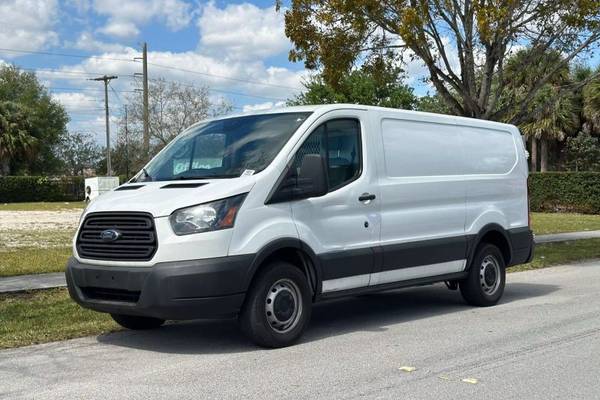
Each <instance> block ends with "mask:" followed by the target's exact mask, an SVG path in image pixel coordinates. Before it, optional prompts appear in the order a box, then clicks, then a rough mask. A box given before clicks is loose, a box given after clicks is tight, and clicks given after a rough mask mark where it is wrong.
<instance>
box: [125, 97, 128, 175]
mask: <svg viewBox="0 0 600 400" xmlns="http://www.w3.org/2000/svg"><path fill="white" fill-rule="evenodd" d="M128 134H129V132H128V130H127V104H125V175H127V180H129V137H128Z"/></svg>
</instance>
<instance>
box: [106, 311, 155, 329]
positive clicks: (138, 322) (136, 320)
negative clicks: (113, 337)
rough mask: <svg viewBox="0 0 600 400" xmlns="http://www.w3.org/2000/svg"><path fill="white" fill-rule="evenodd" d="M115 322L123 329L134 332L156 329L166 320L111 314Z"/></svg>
mask: <svg viewBox="0 0 600 400" xmlns="http://www.w3.org/2000/svg"><path fill="white" fill-rule="evenodd" d="M110 316H111V317H112V318H113V319H114V320H115V322H116V323H117V324H119V325H121V326H122V327H123V328H127V329H132V330H136V331H137V330H144V329H155V328H158V327H160V326H161V325H162V324H164V323H165V320H164V319H158V318H152V317H139V316H136V315H123V314H110Z"/></svg>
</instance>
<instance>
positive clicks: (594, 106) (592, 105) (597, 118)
mask: <svg viewBox="0 0 600 400" xmlns="http://www.w3.org/2000/svg"><path fill="white" fill-rule="evenodd" d="M594 74H595V78H593V79H592V80H591V81H589V82H588V83H587V84H586V85H585V86H584V87H583V91H582V97H583V117H584V118H585V120H586V122H587V123H588V124H589V130H590V131H593V132H595V133H600V67H598V68H596V71H595V72H594Z"/></svg>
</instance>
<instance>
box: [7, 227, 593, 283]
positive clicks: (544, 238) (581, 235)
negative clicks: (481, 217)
mask: <svg viewBox="0 0 600 400" xmlns="http://www.w3.org/2000/svg"><path fill="white" fill-rule="evenodd" d="M595 238H600V231H584V232H568V233H555V234H551V235H539V236H536V237H535V242H536V243H537V244H542V243H553V242H565V241H568V240H580V239H595ZM66 285H67V284H66V282H65V274H64V273H62V272H55V273H52V274H38V275H20V276H11V277H8V278H0V293H11V292H23V291H26V290H35V289H48V288H56V287H65V286H66Z"/></svg>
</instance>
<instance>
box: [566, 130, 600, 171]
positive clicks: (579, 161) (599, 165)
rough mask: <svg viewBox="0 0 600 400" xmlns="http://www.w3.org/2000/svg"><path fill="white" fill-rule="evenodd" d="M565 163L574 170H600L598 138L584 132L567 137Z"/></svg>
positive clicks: (599, 144) (599, 142) (599, 143)
mask: <svg viewBox="0 0 600 400" xmlns="http://www.w3.org/2000/svg"><path fill="white" fill-rule="evenodd" d="M567 165H568V166H569V168H570V169H572V170H575V171H600V140H599V139H598V138H595V137H593V136H592V135H590V134H589V133H586V132H580V133H579V134H578V135H577V136H575V137H570V138H568V139H567Z"/></svg>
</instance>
